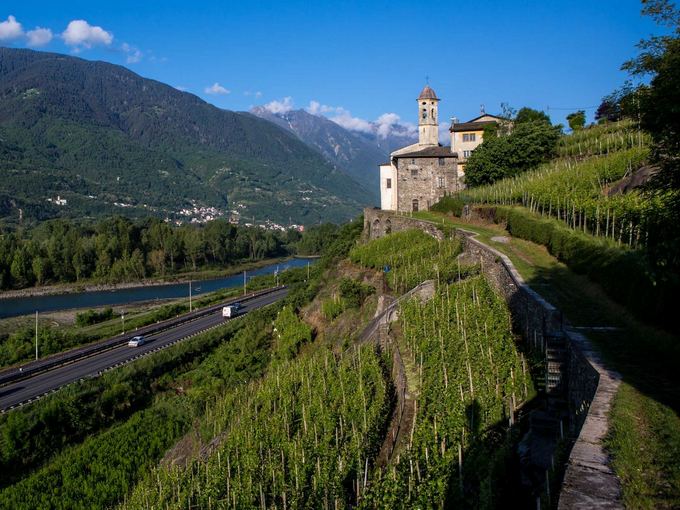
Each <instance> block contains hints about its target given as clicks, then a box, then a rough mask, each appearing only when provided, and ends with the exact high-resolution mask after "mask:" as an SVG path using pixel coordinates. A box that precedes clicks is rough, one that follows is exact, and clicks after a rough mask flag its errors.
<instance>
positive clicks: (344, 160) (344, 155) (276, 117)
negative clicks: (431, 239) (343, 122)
mask: <svg viewBox="0 0 680 510" xmlns="http://www.w3.org/2000/svg"><path fill="white" fill-rule="evenodd" d="M251 112H252V113H253V114H255V115H257V116H258V117H261V118H263V119H266V120H268V121H270V122H273V123H275V124H277V125H279V126H281V127H282V128H284V129H287V130H288V131H290V132H291V133H293V134H295V135H296V136H297V137H298V138H299V139H300V140H302V141H303V142H304V143H306V144H307V145H309V146H310V147H311V148H312V149H314V150H315V151H317V152H319V153H320V154H321V155H322V156H324V158H326V159H327V160H328V161H329V162H331V163H332V164H333V165H335V166H336V168H338V169H340V170H341V171H344V172H346V173H347V174H348V175H349V176H350V177H352V178H353V179H354V180H355V181H357V182H359V183H361V184H362V185H364V186H365V187H366V189H367V190H369V191H370V192H371V193H372V194H373V196H374V200H375V201H376V202H377V201H378V200H379V193H380V189H379V174H378V171H377V167H378V165H379V164H380V163H384V162H385V161H387V160H388V159H389V154H390V152H392V151H393V150H394V149H396V148H399V147H403V146H405V145H409V144H411V143H414V141H415V135H414V133H411V132H408V131H407V130H405V129H401V130H400V126H399V125H398V124H395V125H393V126H390V133H386V134H385V135H384V136H379V135H378V134H377V131H378V127H377V126H373V127H374V128H375V129H374V130H373V132H362V131H350V130H348V129H345V128H343V127H342V126H340V125H339V124H337V123H335V122H333V121H332V120H330V119H327V118H326V117H324V116H322V115H313V114H311V113H309V112H307V111H306V110H290V111H287V112H280V113H273V112H271V111H270V110H269V109H268V108H267V107H266V106H257V107H255V108H253V109H251Z"/></svg>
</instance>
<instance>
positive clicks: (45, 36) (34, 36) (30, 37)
mask: <svg viewBox="0 0 680 510" xmlns="http://www.w3.org/2000/svg"><path fill="white" fill-rule="evenodd" d="M52 37H54V36H53V34H52V30H50V29H49V28H42V27H35V28H34V29H33V30H29V31H28V32H26V39H27V41H26V44H27V45H28V46H31V47H33V48H35V47H38V46H45V45H46V44H48V43H49V42H50V41H51V40H52Z"/></svg>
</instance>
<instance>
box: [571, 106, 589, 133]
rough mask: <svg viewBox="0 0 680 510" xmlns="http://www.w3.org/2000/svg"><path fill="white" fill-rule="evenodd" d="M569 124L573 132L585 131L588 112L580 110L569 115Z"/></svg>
mask: <svg viewBox="0 0 680 510" xmlns="http://www.w3.org/2000/svg"><path fill="white" fill-rule="evenodd" d="M567 122H568V123H569V127H570V128H571V130H572V131H577V130H579V129H583V126H585V125H586V112H585V111H584V110H579V111H577V112H574V113H570V114H569V115H567Z"/></svg>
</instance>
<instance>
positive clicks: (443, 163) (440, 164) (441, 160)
mask: <svg viewBox="0 0 680 510" xmlns="http://www.w3.org/2000/svg"><path fill="white" fill-rule="evenodd" d="M445 164H446V159H445V158H439V166H444V165H445Z"/></svg>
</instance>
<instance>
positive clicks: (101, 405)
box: [0, 326, 233, 485]
mask: <svg viewBox="0 0 680 510" xmlns="http://www.w3.org/2000/svg"><path fill="white" fill-rule="evenodd" d="M231 331H232V327H231V326H230V327H229V328H227V329H226V330H224V329H222V330H218V331H213V332H209V333H205V334H203V335H199V336H198V337H196V338H194V339H191V340H188V341H185V342H182V343H180V344H178V345H176V346H173V347H170V348H168V349H165V350H163V351H161V352H159V353H157V354H155V355H153V356H150V357H144V358H142V359H141V360H139V361H137V362H135V363H133V364H131V365H128V366H126V367H123V368H121V369H118V370H114V371H111V372H108V373H106V374H105V375H103V376H102V377H101V378H97V379H91V380H87V381H84V382H82V383H78V384H75V385H70V386H68V387H66V388H63V389H61V390H60V391H59V392H58V393H55V394H54V395H50V396H47V397H45V398H43V399H41V400H39V401H38V402H35V403H33V404H32V405H30V406H26V407H22V408H20V409H17V410H14V411H12V412H11V413H8V414H5V415H2V416H0V431H1V433H2V436H1V437H0V471H3V472H6V473H10V472H11V473H12V476H7V477H6V478H5V477H3V480H2V484H0V485H4V484H6V483H9V482H10V481H12V480H13V479H14V478H15V477H17V476H19V475H21V474H23V473H24V472H25V471H26V470H28V469H30V468H31V467H33V466H36V465H39V464H40V463H41V462H44V461H45V460H46V459H48V458H49V457H51V456H52V455H53V454H54V453H55V452H58V451H60V450H61V449H62V448H64V447H66V446H68V445H70V444H73V443H76V442H78V441H79V440H81V439H83V438H84V437H86V436H87V435H89V434H92V433H95V432H97V431H98V430H101V429H102V428H105V427H107V426H109V425H111V424H112V423H115V422H117V421H120V420H124V419H126V418H127V417H129V416H130V415H131V414H132V413H134V412H136V411H138V410H140V409H142V408H144V407H146V406H147V405H149V404H150V402H151V399H152V397H153V395H154V394H155V393H157V392H159V391H162V390H163V389H165V384H163V383H161V382H160V380H161V379H167V378H168V377H169V376H170V375H172V374H173V373H175V372H176V371H178V370H182V369H184V370H186V369H187V368H190V367H191V366H192V364H193V363H196V362H197V361H200V360H201V359H202V358H204V357H205V356H206V355H207V354H208V353H209V352H210V351H211V350H213V349H215V347H216V346H217V345H218V344H219V343H221V342H223V341H224V340H225V339H228V338H231V336H232V335H233V333H232V332H231ZM10 467H11V471H10Z"/></svg>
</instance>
